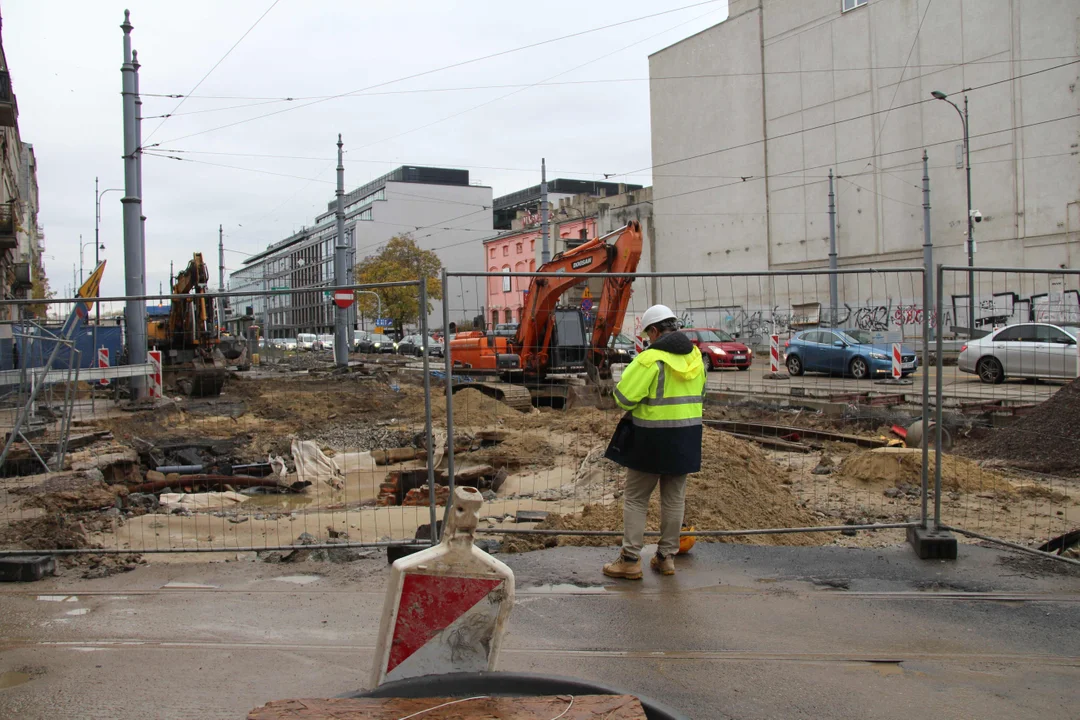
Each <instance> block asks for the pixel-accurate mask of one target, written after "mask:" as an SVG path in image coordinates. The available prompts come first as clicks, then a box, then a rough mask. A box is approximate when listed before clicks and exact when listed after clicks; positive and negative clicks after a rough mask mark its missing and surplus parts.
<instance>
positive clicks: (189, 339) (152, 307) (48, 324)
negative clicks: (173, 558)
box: [0, 281, 443, 559]
mask: <svg viewBox="0 0 1080 720" xmlns="http://www.w3.org/2000/svg"><path fill="white" fill-rule="evenodd" d="M344 289H345V290H351V291H362V292H357V293H356V296H355V297H358V298H359V299H360V301H361V302H360V304H359V308H358V309H357V307H356V306H355V305H354V306H353V307H351V308H349V309H348V310H342V311H340V312H349V313H350V316H351V321H350V329H349V333H348V337H349V341H350V348H349V349H350V354H349V364H348V366H347V367H338V366H336V365H335V362H334V355H333V352H332V343H333V342H334V331H333V327H334V316H335V312H338V310H337V309H336V308H335V307H334V306H333V302H332V296H333V290H335V288H325V289H323V288H319V289H318V290H317V292H315V293H312V291H309V290H305V291H303V292H300V291H288V292H286V291H268V292H245V293H226V294H221V295H215V294H212V293H206V294H192V295H188V296H177V297H175V298H173V297H169V296H165V297H156V296H155V297H147V298H137V299H136V300H137V301H138V302H146V304H147V309H148V320H147V336H148V341H147V342H148V346H149V349H150V350H155V349H157V350H158V351H160V356H157V354H156V353H154V352H151V353H150V358H149V359H150V360H151V362H150V363H148V364H146V365H130V364H128V363H127V358H126V357H125V355H124V346H125V341H126V337H127V333H126V327H125V326H124V320H123V311H124V307H125V304H126V302H127V300H128V298H124V297H120V298H105V299H102V300H101V301H100V302H99V303H94V304H93V307H92V308H88V307H87V305H86V304H85V303H84V302H79V301H76V300H50V301H49V303H48V305H47V307H46V308H40V307H32V306H29V305H28V304H26V303H18V302H15V303H9V304H7V306H5V307H3V308H2V309H0V313H2V316H3V317H10V318H12V320H10V321H8V322H7V323H6V327H7V328H8V329H9V331H10V332H9V333H8V338H10V342H9V343H7V345H6V346H5V347H4V348H3V350H4V353H5V358H6V361H7V364H6V365H5V367H6V368H9V369H4V370H2V371H0V381H2V382H3V385H2V387H0V392H2V393H3V397H2V399H0V425H2V428H3V430H4V431H5V436H6V437H7V438H11V441H10V442H7V443H6V445H7V447H6V448H5V451H4V457H3V462H2V463H0V547H2V548H3V549H4V551H5V552H8V551H12V552H23V553H31V552H35V551H41V550H47V551H49V552H59V553H66V554H84V553H92V554H101V553H152V552H219V551H226V550H229V551H267V552H269V551H280V552H281V553H283V554H285V553H288V552H291V551H296V550H300V551H302V552H306V551H312V552H323V553H325V554H328V556H329V557H330V558H331V559H334V558H343V557H348V556H350V554H352V553H354V550H353V549H354V548H357V547H373V546H385V545H392V544H408V543H412V542H414V541H415V538H416V536H417V530H418V528H420V527H421V526H424V525H430V524H431V522H432V520H433V519H434V518H435V515H436V512H435V506H434V505H433V504H432V502H431V500H433V499H434V495H435V494H436V493H435V490H434V489H433V487H431V486H430V483H429V479H430V476H431V473H430V472H429V470H428V468H429V467H432V466H433V463H431V462H430V461H429V460H430V457H431V456H433V455H434V454H435V453H436V447H435V443H434V442H432V439H431V389H430V382H431V376H430V374H428V372H427V370H428V369H429V365H430V361H431V359H430V357H429V356H424V355H423V353H422V352H421V351H420V350H418V349H416V348H415V347H413V348H411V349H406V347H405V345H404V343H398V342H396V341H397V340H400V339H404V340H408V339H409V338H410V337H414V336H415V337H420V336H421V335H423V336H428V335H429V333H427V313H424V312H419V309H420V308H423V307H425V306H427V305H428V300H427V296H426V284H425V283H423V282H417V281H412V282H402V283H384V284H379V285H364V286H359V285H357V286H349V287H347V288H344ZM373 293H376V294H378V295H379V296H380V297H379V298H375V297H372V294H373ZM312 294H315V295H316V297H315V299H314V300H312V301H311V303H307V300H310V298H309V297H308V296H309V295H312ZM301 295H303V298H301V297H300V296H301ZM368 298H370V305H371V307H370V308H369V307H368V306H367V304H366V303H365V302H364V301H365V300H367V299H368ZM219 299H220V300H225V301H228V303H229V305H230V306H231V309H232V312H229V313H223V314H221V315H219V314H218V313H217V301H218V300H219ZM286 299H289V300H291V301H292V303H291V304H290V303H289V302H285V300H286ZM301 300H303V302H301ZM384 301H386V302H389V303H391V307H393V308H395V312H394V314H393V315H391V317H393V318H395V321H394V322H393V323H392V325H393V326H392V327H387V328H385V332H383V328H382V327H381V325H383V324H385V323H381V322H378V318H377V316H376V307H377V306H378V307H380V308H382V307H384ZM377 303H378V304H377ZM394 303H396V304H394ZM28 307H32V309H33V310H34V311H36V312H35V315H34V319H29V316H30V312H28V311H27V308H28ZM87 310H89V312H87ZM410 312H411V317H412V321H411V322H410V321H409V317H410ZM73 315H74V316H75V317H77V318H78V322H77V323H76V324H75V325H71V324H67V325H65V323H66V322H67V320H68V318H69V317H72V316H73ZM23 318H26V319H23ZM222 319H224V323H222V322H221V320H222ZM402 319H404V321H403V320H402ZM376 325H377V326H379V330H380V332H378V333H372V332H370V330H366V329H364V328H371V327H373V326H376ZM399 332H400V333H401V336H400V337H399V334H398V333H399ZM308 337H311V338H314V340H313V341H311V342H305V341H306V340H307V339H308ZM2 344H3V338H0V345H2ZM427 344H428V345H429V346H430V345H434V342H429V343H427ZM399 345H400V346H401V348H402V351H401V352H400V353H399V352H397V351H396V350H397V348H398V347H399ZM158 357H160V365H158V364H155V363H156V361H157V359H158ZM99 365H100V366H101V367H99ZM136 379H137V381H138V382H135V381H136ZM140 384H141V386H142V387H144V388H146V389H147V391H148V392H153V394H154V397H147V396H146V395H145V394H144V395H142V396H137V395H139V393H138V391H137V388H138V387H139V386H140ZM13 433H14V437H12V435H13ZM439 497H440V499H442V497H443V494H442V493H440V494H439ZM420 534H421V535H423V534H424V533H423V531H421V533H420Z"/></svg>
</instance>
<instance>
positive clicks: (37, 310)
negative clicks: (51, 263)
mask: <svg viewBox="0 0 1080 720" xmlns="http://www.w3.org/2000/svg"><path fill="white" fill-rule="evenodd" d="M33 282H34V285H33V287H32V288H31V289H30V297H31V298H33V299H34V300H51V299H52V298H54V297H56V293H55V292H53V291H52V290H51V289H50V288H49V278H48V276H46V275H45V267H44V266H43V265H41V264H40V263H35V264H34V280H33ZM48 309H49V306H48V304H46V303H34V304H33V305H28V306H27V308H26V312H27V314H28V315H29V316H30V317H34V318H38V319H42V320H43V319H45V316H46V312H47V311H48Z"/></svg>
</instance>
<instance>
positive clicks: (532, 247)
mask: <svg viewBox="0 0 1080 720" xmlns="http://www.w3.org/2000/svg"><path fill="white" fill-rule="evenodd" d="M529 250H530V251H535V250H536V240H530V241H529Z"/></svg>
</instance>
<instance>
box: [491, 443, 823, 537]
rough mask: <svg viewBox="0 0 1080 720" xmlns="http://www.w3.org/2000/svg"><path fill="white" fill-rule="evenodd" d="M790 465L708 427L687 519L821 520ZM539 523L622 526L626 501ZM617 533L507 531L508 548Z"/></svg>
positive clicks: (728, 525)
mask: <svg viewBox="0 0 1080 720" xmlns="http://www.w3.org/2000/svg"><path fill="white" fill-rule="evenodd" d="M786 476H787V470H785V469H784V468H782V467H781V466H779V465H777V464H776V463H774V462H773V461H771V460H769V458H768V457H766V456H765V454H764V453H763V452H762V451H761V450H760V449H759V448H758V447H757V446H756V445H754V444H752V443H749V442H746V441H744V440H739V439H737V438H734V437H732V436H731V435H728V434H727V433H724V432H720V431H716V430H711V429H708V428H706V429H705V435H704V439H703V442H702V461H701V472H699V473H695V474H694V475H691V476H690V478H689V480H688V483H687V489H686V515H685V521H684V524H685V525H686V526H693V527H695V528H697V529H698V530H734V529H749V528H769V527H804V526H811V525H816V524H818V523H817V522H816V519H815V518H814V517H813V515H812V514H811V513H810V512H809V511H807V510H805V509H802V508H800V507H798V505H797V504H796V501H795V498H794V496H793V495H792V494H791V492H790V491H789V490H788V489H787V487H786V486H785V485H784V484H783V483H782V480H783V479H784V478H785V477H786ZM537 527H539V528H542V529H543V528H550V529H574V530H621V529H622V504H621V503H616V504H614V505H609V506H604V505H588V506H586V507H585V509H584V510H583V511H582V512H581V513H580V514H577V515H572V516H561V515H550V516H548V518H547V519H546V520H545V521H544V522H542V523H540V524H539V525H538V526H537ZM659 527H660V498H659V493H654V494H653V497H652V500H651V502H650V504H649V514H648V528H649V529H650V530H658V529H659ZM713 540H716V541H721V542H740V543H750V544H762V545H820V544H822V542H824V539H823V537H822V536H820V535H817V534H790V535H748V536H744V537H734V538H714V539H713ZM620 542H621V541H620V539H619V538H617V537H561V538H557V539H556V538H553V537H543V536H516V537H515V536H508V537H507V538H506V541H505V542H504V548H505V549H506V550H507V551H508V552H519V551H525V550H535V549H538V548H541V547H552V546H554V545H556V544H559V545H594V546H595V545H618V544H619V543H620Z"/></svg>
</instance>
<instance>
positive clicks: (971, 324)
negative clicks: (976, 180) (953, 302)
mask: <svg viewBox="0 0 1080 720" xmlns="http://www.w3.org/2000/svg"><path fill="white" fill-rule="evenodd" d="M964 165H966V166H967V168H966V172H967V229H968V236H967V261H968V263H967V264H968V267H969V268H971V267H974V266H975V221H974V220H973V219H972V217H971V142H970V134H969V132H968V98H967V95H965V96H964ZM938 292H940V290H939V291H938ZM968 297H969V300H968V328H969V329H970V330H971V331H972V333H969V337H975V335H974V330H975V271H974V270H968Z"/></svg>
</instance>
